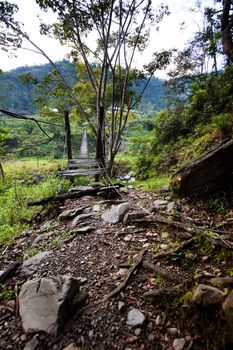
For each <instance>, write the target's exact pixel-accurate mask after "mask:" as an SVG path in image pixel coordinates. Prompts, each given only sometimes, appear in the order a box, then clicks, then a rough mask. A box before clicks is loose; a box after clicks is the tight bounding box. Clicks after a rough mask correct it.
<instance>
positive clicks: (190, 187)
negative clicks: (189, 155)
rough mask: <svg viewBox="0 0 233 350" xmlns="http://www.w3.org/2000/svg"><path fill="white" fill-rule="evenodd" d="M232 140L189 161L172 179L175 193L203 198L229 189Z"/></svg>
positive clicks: (231, 176)
mask: <svg viewBox="0 0 233 350" xmlns="http://www.w3.org/2000/svg"><path fill="white" fill-rule="evenodd" d="M232 154H233V140H231V141H227V140H226V141H224V142H222V143H221V144H220V145H218V146H216V147H214V148H213V149H212V150H210V151H208V152H206V153H204V154H203V155H201V156H200V157H198V158H196V159H194V160H192V161H190V162H189V163H187V164H186V165H184V166H183V167H182V168H180V169H179V170H178V171H177V172H176V173H175V174H174V175H173V177H172V179H171V185H172V187H173V189H174V191H175V192H177V193H180V194H184V195H191V196H192V195H199V196H204V195H207V194H210V193H214V192H217V191H219V190H222V189H225V188H227V187H228V188H229V187H230V186H231V185H232V180H233V161H232Z"/></svg>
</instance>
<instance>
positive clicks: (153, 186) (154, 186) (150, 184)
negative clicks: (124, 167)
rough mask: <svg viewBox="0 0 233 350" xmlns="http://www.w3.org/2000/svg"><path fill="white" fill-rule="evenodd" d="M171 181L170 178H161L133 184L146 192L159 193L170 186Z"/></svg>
mask: <svg viewBox="0 0 233 350" xmlns="http://www.w3.org/2000/svg"><path fill="white" fill-rule="evenodd" d="M169 181H170V178H169V177H159V178H150V179H147V180H143V181H135V182H132V185H134V186H135V187H137V188H142V189H143V190H145V191H152V192H153V191H158V190H159V189H160V188H161V187H163V186H165V185H168V184H169Z"/></svg>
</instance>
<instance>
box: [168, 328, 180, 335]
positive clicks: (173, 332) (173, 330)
mask: <svg viewBox="0 0 233 350" xmlns="http://www.w3.org/2000/svg"><path fill="white" fill-rule="evenodd" d="M167 332H168V334H169V335H172V336H173V337H175V336H177V335H178V334H179V330H178V329H177V328H175V327H170V328H167Z"/></svg>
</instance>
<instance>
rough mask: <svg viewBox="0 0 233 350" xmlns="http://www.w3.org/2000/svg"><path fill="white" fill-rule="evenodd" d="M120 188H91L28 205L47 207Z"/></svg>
mask: <svg viewBox="0 0 233 350" xmlns="http://www.w3.org/2000/svg"><path fill="white" fill-rule="evenodd" d="M119 187H120V186H119V185H117V186H114V185H113V186H104V187H96V188H90V189H87V190H80V191H77V192H70V193H64V194H60V195H57V196H50V197H46V198H42V199H40V200H39V201H35V202H29V203H28V205H29V206H30V207H32V206H36V205H45V204H48V203H54V202H64V201H65V200H67V199H74V198H81V197H83V196H93V195H97V193H98V192H104V191H114V190H116V189H118V188H119Z"/></svg>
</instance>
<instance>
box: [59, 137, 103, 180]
mask: <svg viewBox="0 0 233 350" xmlns="http://www.w3.org/2000/svg"><path fill="white" fill-rule="evenodd" d="M104 173H105V172H104V169H103V167H102V165H101V164H100V163H99V162H98V161H97V160H96V159H94V158H90V156H89V152H88V141H87V133H86V132H84V134H83V137H82V142H81V146H80V151H79V156H78V158H74V159H69V160H68V165H67V168H66V169H64V170H63V171H62V172H61V175H62V176H65V177H75V176H91V175H104Z"/></svg>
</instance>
